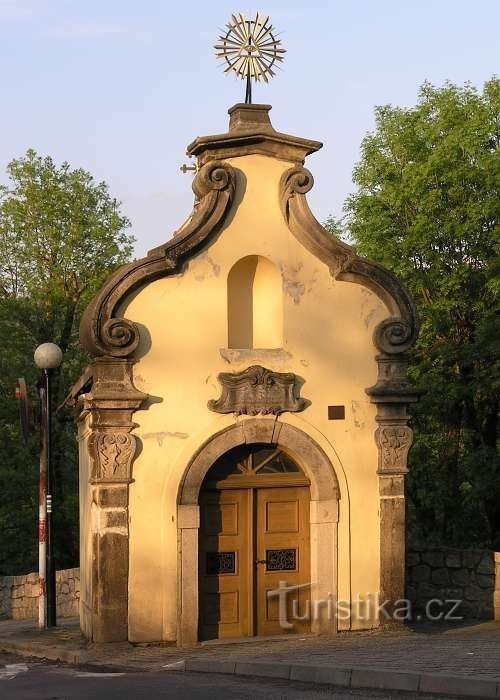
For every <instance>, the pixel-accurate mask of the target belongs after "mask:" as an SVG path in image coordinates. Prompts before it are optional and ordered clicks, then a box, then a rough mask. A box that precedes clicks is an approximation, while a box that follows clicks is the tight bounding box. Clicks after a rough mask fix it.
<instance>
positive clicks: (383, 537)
mask: <svg viewBox="0 0 500 700" xmlns="http://www.w3.org/2000/svg"><path fill="white" fill-rule="evenodd" d="M377 362H378V369H379V376H378V380H377V384H376V385H375V386H373V387H370V388H369V389H367V394H368V395H369V396H370V398H371V401H372V403H375V404H377V416H376V420H377V424H378V428H377V430H376V432H375V440H376V443H377V446H378V470H377V473H378V477H379V498H380V600H381V601H389V602H388V604H387V605H386V607H385V609H386V610H387V613H388V614H389V616H391V617H392V611H393V610H394V603H395V602H396V601H397V600H399V599H401V598H404V592H405V475H406V473H407V471H408V468H407V457H408V451H409V449H410V447H411V443H412V438H413V432H412V430H411V429H410V428H409V427H408V425H407V422H408V414H407V407H408V405H409V404H411V403H413V402H415V401H416V400H417V396H418V392H416V391H415V389H414V387H412V385H411V384H410V383H409V382H408V380H407V379H406V369H407V366H408V358H407V356H406V355H404V354H400V355H392V356H387V355H385V354H384V355H379V356H378V357H377ZM389 621H390V620H388V619H387V618H386V616H385V615H383V614H381V617H380V623H381V624H387V623H388V622H389Z"/></svg>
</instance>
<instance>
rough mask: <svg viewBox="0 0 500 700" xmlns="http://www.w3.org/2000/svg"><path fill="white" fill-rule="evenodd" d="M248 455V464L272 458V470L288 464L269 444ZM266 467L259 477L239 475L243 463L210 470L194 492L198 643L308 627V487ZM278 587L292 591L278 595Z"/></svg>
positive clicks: (297, 475) (298, 476)
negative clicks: (197, 534)
mask: <svg viewBox="0 0 500 700" xmlns="http://www.w3.org/2000/svg"><path fill="white" fill-rule="evenodd" d="M247 452H250V456H248V455H247V458H248V459H249V460H250V462H251V463H252V464H254V465H257V466H258V464H259V463H262V462H263V461H264V460H265V459H266V453H271V454H274V468H276V462H277V463H278V466H279V465H281V467H283V464H285V466H287V462H288V458H284V456H283V455H282V453H281V451H279V450H277V449H274V451H273V449H272V448H270V447H269V446H266V447H265V448H263V449H262V450H261V451H260V452H259V451H258V449H256V448H255V447H254V448H253V450H252V451H249V450H248V448H247ZM267 456H269V454H267ZM280 456H281V457H280ZM266 464H267V465H268V469H267V470H264V471H262V472H261V470H259V469H254V470H253V471H251V472H248V471H246V472H245V471H242V470H241V463H240V469H238V470H237V472H236V473H231V472H230V473H229V474H228V470H227V469H226V471H225V472H224V473H223V474H222V475H221V474H220V473H219V474H217V472H216V473H215V475H214V476H215V481H214V480H213V479H212V481H208V483H206V484H205V485H204V488H203V490H202V491H201V493H200V541H199V569H198V571H199V636H200V639H215V638H231V637H233V638H235V637H245V636H252V635H274V634H283V633H289V632H305V631H308V630H309V629H310V621H309V619H308V618H309V603H308V600H309V598H310V589H309V586H308V584H309V582H310V573H309V572H310V547H309V500H310V493H309V486H308V482H307V479H305V477H304V475H303V474H302V472H300V471H292V472H290V471H285V470H284V469H282V470H281V471H274V472H273V471H269V469H270V468H272V467H273V462H272V460H268V461H267V462H266ZM236 465H238V462H236ZM219 466H220V465H219ZM288 466H290V465H289V464H288ZM217 477H221V478H217ZM280 582H281V583H280ZM280 586H281V593H280V594H279V593H278V590H279V589H280ZM283 586H286V587H287V589H288V588H291V587H293V588H291V590H289V591H288V590H287V592H286V593H285V594H284V593H283ZM295 586H299V588H295ZM275 591H276V593H275ZM280 598H281V607H280Z"/></svg>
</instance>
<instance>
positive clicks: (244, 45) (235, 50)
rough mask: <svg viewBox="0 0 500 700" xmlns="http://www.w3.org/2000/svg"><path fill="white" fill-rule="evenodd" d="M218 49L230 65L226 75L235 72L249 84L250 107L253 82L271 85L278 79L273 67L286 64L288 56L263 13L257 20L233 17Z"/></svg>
mask: <svg viewBox="0 0 500 700" xmlns="http://www.w3.org/2000/svg"><path fill="white" fill-rule="evenodd" d="M214 48H215V50H216V55H217V58H221V59H223V60H224V61H225V62H226V63H227V66H226V67H225V68H224V73H229V72H231V71H232V72H234V73H235V74H236V77H238V78H241V79H242V80H246V94H245V102H246V103H247V104H251V102H252V80H255V81H256V82H260V81H264V82H265V83H267V82H269V78H273V77H274V76H275V75H276V74H275V72H274V70H273V67H276V65H278V63H280V62H281V61H283V54H284V53H285V49H283V48H282V47H281V40H280V39H277V38H276V30H275V28H274V27H273V26H272V24H271V23H270V22H269V17H268V16H266V15H261V14H259V13H257V14H256V15H255V19H247V18H246V17H245V15H243V14H241V13H238V15H237V16H236V15H231V19H230V20H229V22H228V23H227V24H226V29H224V30H223V31H222V33H221V34H220V35H219V43H217V44H215V46H214Z"/></svg>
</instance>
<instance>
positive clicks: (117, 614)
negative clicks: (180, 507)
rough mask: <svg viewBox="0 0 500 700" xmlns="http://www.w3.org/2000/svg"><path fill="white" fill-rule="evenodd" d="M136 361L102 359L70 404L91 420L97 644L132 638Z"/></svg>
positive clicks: (93, 614) (141, 399) (139, 400)
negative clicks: (131, 531) (131, 494)
mask: <svg viewBox="0 0 500 700" xmlns="http://www.w3.org/2000/svg"><path fill="white" fill-rule="evenodd" d="M132 367H133V361H131V360H126V359H123V360H122V359H112V358H99V359H96V360H94V361H93V362H92V363H91V365H90V366H89V367H88V368H87V370H86V372H85V373H84V375H83V376H82V378H81V379H80V382H79V383H78V385H75V387H74V388H73V391H74V393H73V396H72V397H69V398H68V399H67V400H66V402H65V408H68V406H71V404H72V409H73V412H74V413H75V416H76V418H77V420H83V419H85V418H86V419H87V420H88V424H89V429H90V434H89V437H88V441H87V449H88V457H89V484H88V488H89V489H90V495H91V498H90V499H89V502H90V509H91V513H90V522H91V528H92V543H91V547H92V553H91V561H90V562H87V565H90V566H91V570H92V576H91V587H92V591H91V595H90V596H89V599H90V601H91V606H92V611H91V619H92V624H91V629H92V639H93V641H96V642H118V641H126V640H127V639H128V569H129V529H128V497H129V494H128V490H129V489H128V487H129V483H130V482H131V480H132V463H133V461H134V458H135V453H136V438H135V436H134V435H133V434H132V432H131V431H132V430H133V428H134V427H136V424H135V423H133V422H132V415H133V413H134V411H137V410H138V409H139V408H140V407H141V406H142V404H143V402H144V400H145V399H146V398H147V395H146V394H143V393H142V392H140V391H138V390H137V389H136V388H135V387H134V386H133V383H132Z"/></svg>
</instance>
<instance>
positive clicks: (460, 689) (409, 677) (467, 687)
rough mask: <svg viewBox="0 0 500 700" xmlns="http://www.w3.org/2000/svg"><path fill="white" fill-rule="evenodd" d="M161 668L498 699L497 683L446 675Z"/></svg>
mask: <svg viewBox="0 0 500 700" xmlns="http://www.w3.org/2000/svg"><path fill="white" fill-rule="evenodd" d="M169 666H170V668H169ZM174 666H175V668H174ZM164 668H165V669H167V670H171V671H194V672H197V673H224V674H234V675H237V676H260V677H264V678H281V679H284V680H292V681H301V682H302V683H324V684H327V685H334V686H337V687H341V688H371V689H374V690H402V691H407V692H414V693H415V692H416V693H418V692H420V693H429V694H433V693H434V694H438V695H440V696H445V695H452V696H457V695H459V696H461V697H469V698H500V681H496V680H492V679H491V678H483V677H476V678H470V677H467V676H447V675H446V674H439V673H433V674H431V673H419V672H416V671H415V672H414V671H392V670H382V669H379V668H369V667H357V668H339V667H335V668H331V667H328V666H310V665H309V664H286V663H270V662H267V661H262V662H260V661H215V660H212V659H210V660H208V659H207V660H205V659H186V660H185V661H184V662H177V663H176V664H171V665H170V664H168V665H167V666H165V667H164Z"/></svg>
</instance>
